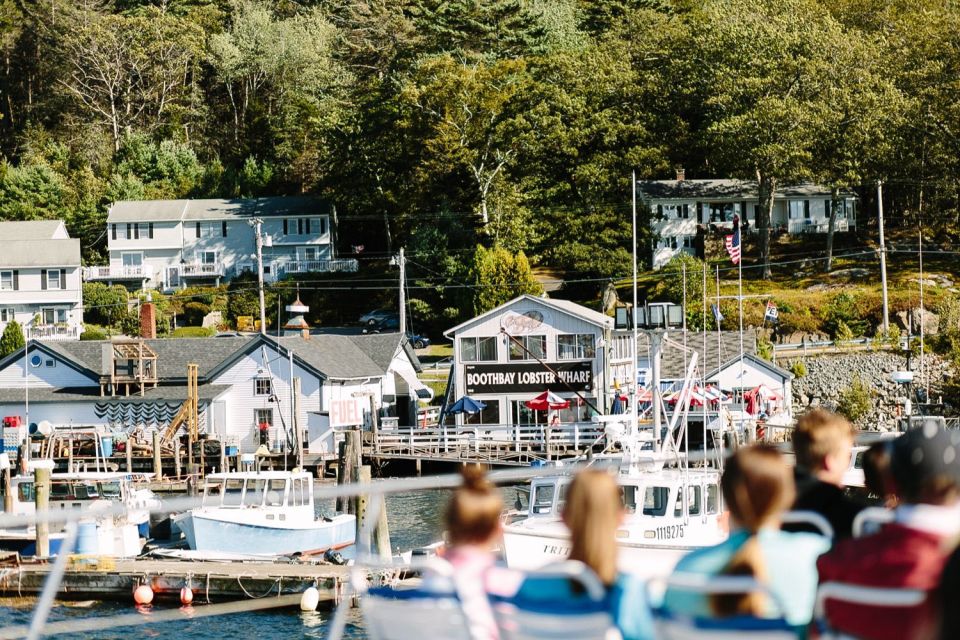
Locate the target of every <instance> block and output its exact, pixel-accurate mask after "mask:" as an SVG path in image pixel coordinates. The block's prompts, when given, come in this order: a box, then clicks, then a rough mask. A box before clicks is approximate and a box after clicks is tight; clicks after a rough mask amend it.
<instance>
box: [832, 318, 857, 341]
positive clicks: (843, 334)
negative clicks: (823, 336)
mask: <svg viewBox="0 0 960 640" xmlns="http://www.w3.org/2000/svg"><path fill="white" fill-rule="evenodd" d="M833 339H834V341H835V342H836V343H837V346H838V347H842V346H844V345H846V344H848V343H849V342H850V341H851V340H853V331H851V330H850V327H848V326H847V323H846V322H844V321H843V320H839V321H838V322H837V325H836V327H835V328H834V331H833Z"/></svg>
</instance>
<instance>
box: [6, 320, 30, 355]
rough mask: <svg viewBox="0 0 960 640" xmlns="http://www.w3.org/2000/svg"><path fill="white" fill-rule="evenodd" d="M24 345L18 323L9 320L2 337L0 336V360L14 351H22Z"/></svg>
mask: <svg viewBox="0 0 960 640" xmlns="http://www.w3.org/2000/svg"><path fill="white" fill-rule="evenodd" d="M26 343H27V342H26V340H24V338H23V328H22V327H21V326H20V323H19V322H17V321H16V320H11V321H10V322H8V323H7V327H6V328H5V329H4V330H3V335H2V336H0V358H5V357H7V356H8V355H10V354H11V353H13V352H14V351H19V350H20V349H23V347H24V345H26Z"/></svg>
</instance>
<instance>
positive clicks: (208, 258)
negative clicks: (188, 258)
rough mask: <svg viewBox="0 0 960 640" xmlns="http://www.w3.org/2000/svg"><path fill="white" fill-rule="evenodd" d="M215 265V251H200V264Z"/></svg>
mask: <svg viewBox="0 0 960 640" xmlns="http://www.w3.org/2000/svg"><path fill="white" fill-rule="evenodd" d="M216 263H217V252H216V251H201V252H200V264H216Z"/></svg>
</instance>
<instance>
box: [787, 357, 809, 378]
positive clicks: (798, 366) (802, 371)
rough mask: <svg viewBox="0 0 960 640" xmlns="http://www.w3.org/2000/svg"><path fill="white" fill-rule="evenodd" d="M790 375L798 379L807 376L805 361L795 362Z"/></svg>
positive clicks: (791, 366)
mask: <svg viewBox="0 0 960 640" xmlns="http://www.w3.org/2000/svg"><path fill="white" fill-rule="evenodd" d="M790 373H792V374H793V375H794V376H796V377H798V378H802V377H804V376H805V375H807V365H805V364H804V363H803V360H795V361H794V362H793V364H791V365H790Z"/></svg>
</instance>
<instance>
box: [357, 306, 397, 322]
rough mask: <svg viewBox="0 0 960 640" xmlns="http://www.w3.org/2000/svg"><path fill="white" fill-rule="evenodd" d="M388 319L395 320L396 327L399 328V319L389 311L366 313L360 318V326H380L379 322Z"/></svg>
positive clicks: (378, 310) (381, 310) (394, 313)
mask: <svg viewBox="0 0 960 640" xmlns="http://www.w3.org/2000/svg"><path fill="white" fill-rule="evenodd" d="M388 318H396V319H397V326H400V324H399V322H400V319H399V317H398V315H397V312H396V311H393V310H391V309H374V310H373V311H368V312H367V313H365V314H363V315H362V316H360V324H366V325H370V326H374V325H377V324H380V323H381V322H383V321H384V320H387V319H388Z"/></svg>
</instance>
